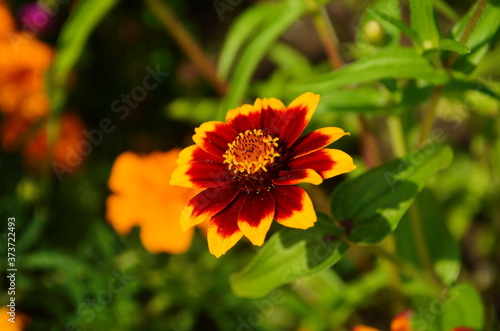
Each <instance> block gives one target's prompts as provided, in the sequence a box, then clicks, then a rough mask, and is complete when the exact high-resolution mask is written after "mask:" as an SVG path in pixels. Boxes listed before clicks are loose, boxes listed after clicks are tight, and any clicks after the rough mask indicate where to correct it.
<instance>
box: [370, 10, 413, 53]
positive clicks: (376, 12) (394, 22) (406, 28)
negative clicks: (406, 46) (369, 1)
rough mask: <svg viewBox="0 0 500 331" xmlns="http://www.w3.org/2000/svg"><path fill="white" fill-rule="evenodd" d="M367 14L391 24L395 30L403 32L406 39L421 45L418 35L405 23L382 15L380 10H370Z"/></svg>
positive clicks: (384, 14)
mask: <svg viewBox="0 0 500 331" xmlns="http://www.w3.org/2000/svg"><path fill="white" fill-rule="evenodd" d="M369 12H370V13H371V14H372V15H374V16H375V17H378V18H380V19H381V20H384V21H386V22H388V23H390V24H392V25H393V26H395V27H396V28H398V29H399V30H400V31H401V32H403V33H404V34H406V35H407V36H408V37H410V39H412V40H413V41H414V42H415V43H416V44H417V45H421V44H422V40H421V39H420V36H419V35H418V33H417V32H416V31H415V30H414V29H412V28H410V27H409V26H408V25H406V23H405V22H403V21H402V20H400V19H399V18H397V17H394V16H391V15H387V14H386V13H384V12H382V11H380V10H370V11H369Z"/></svg>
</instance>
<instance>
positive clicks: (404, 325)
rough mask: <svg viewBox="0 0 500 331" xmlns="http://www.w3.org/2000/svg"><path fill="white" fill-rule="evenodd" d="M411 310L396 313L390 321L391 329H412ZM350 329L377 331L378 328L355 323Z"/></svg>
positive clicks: (400, 330)
mask: <svg viewBox="0 0 500 331" xmlns="http://www.w3.org/2000/svg"><path fill="white" fill-rule="evenodd" d="M410 318H411V311H410V310H406V311H404V312H402V313H400V314H399V315H397V316H396V317H395V318H394V319H393V320H392V322H391V331H412V329H411V324H410ZM352 331H379V330H378V329H374V328H371V327H369V326H366V325H357V326H355V327H354V328H353V329H352Z"/></svg>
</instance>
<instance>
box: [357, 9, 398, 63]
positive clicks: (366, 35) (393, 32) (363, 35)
mask: <svg viewBox="0 0 500 331" xmlns="http://www.w3.org/2000/svg"><path fill="white" fill-rule="evenodd" d="M374 10H375V11H377V12H383V13H384V14H385V15H388V16H391V17H394V18H396V19H401V10H400V7H399V2H398V1H393V0H375V1H373V2H372V3H371V4H370V7H369V9H368V10H367V11H365V13H364V14H363V17H362V18H361V20H360V24H359V26H360V28H359V29H358V33H357V35H356V41H357V43H358V45H357V46H358V47H359V48H360V49H361V50H363V54H361V55H368V54H371V53H372V47H368V50H366V48H367V46H371V45H370V44H373V41H377V40H380V41H379V42H378V43H376V44H380V45H383V46H384V47H391V46H395V47H399V39H400V37H401V33H400V30H399V29H398V28H397V27H395V26H394V25H393V24H391V23H388V22H387V21H386V20H383V19H382V18H381V17H380V16H377V15H374ZM371 21H376V22H378V23H379V24H380V26H381V27H382V30H381V31H379V33H381V34H382V35H379V34H378V33H376V32H377V30H375V31H370V30H369V27H370V26H369V25H368V23H369V22H371ZM370 41H371V43H370Z"/></svg>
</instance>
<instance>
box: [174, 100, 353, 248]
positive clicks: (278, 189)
mask: <svg viewBox="0 0 500 331" xmlns="http://www.w3.org/2000/svg"><path fill="white" fill-rule="evenodd" d="M318 102H319V95H316V94H313V93H310V92H309V93H304V94H302V95H301V96H299V97H298V98H296V99H295V100H294V101H293V102H292V103H291V104H290V105H289V106H288V107H285V105H284V104H283V103H282V102H281V101H279V100H277V99H274V98H271V99H257V100H256V101H255V103H254V104H253V105H248V104H247V105H243V106H241V107H239V108H236V109H232V110H230V111H229V112H228V113H227V116H226V123H224V122H217V121H211V122H206V123H203V124H202V125H201V126H200V127H199V128H196V129H195V132H196V134H195V135H194V136H193V140H194V142H195V145H192V146H189V147H187V148H185V149H184V150H183V151H182V152H181V154H180V156H179V160H178V164H179V165H178V167H177V169H176V170H175V171H174V173H173V174H172V179H171V180H170V183H171V184H173V185H179V186H184V187H193V188H200V189H205V190H204V191H203V192H201V193H200V194H198V195H197V196H196V197H195V198H193V199H192V200H191V201H189V203H188V204H187V206H186V207H185V208H184V210H183V212H182V215H181V225H182V226H183V228H184V229H188V228H190V227H192V226H194V225H196V224H200V223H202V222H205V221H206V223H208V247H209V250H210V252H211V253H212V254H213V255H215V256H216V257H219V256H221V255H222V254H224V253H226V252H227V250H229V249H230V248H231V247H233V246H234V245H235V244H236V242H237V241H238V240H240V239H241V238H242V237H243V236H245V237H247V238H248V239H249V240H250V241H251V242H252V244H254V245H257V246H261V245H262V244H263V243H264V240H265V237H266V234H267V232H268V230H269V228H270V227H271V223H272V222H273V219H275V220H276V221H277V222H278V223H280V224H282V225H284V226H287V227H291V228H298V229H307V228H309V227H312V226H314V223H315V222H316V213H315V212H314V208H313V204H312V202H311V199H310V198H309V196H308V195H307V193H306V192H305V191H304V190H303V189H302V188H300V187H298V186H296V184H299V183H312V184H315V185H318V184H320V183H321V182H323V180H324V179H327V178H331V177H333V176H337V175H340V174H343V173H346V172H350V171H352V170H354V169H355V168H356V166H355V165H354V163H353V160H352V158H351V157H350V156H349V155H347V154H346V153H344V152H343V151H340V150H338V149H329V148H323V147H326V146H328V145H330V144H331V143H333V142H334V141H336V140H337V139H339V138H341V137H343V136H345V135H348V134H349V133H346V132H344V130H342V129H340V128H336V127H327V128H322V129H319V130H316V131H313V132H310V133H308V134H306V135H303V136H301V134H302V132H303V131H304V129H305V128H306V126H307V124H308V123H309V121H310V119H311V117H312V115H313V113H314V111H315V110H316V106H317V105H318Z"/></svg>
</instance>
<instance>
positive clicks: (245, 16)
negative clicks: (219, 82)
mask: <svg viewBox="0 0 500 331" xmlns="http://www.w3.org/2000/svg"><path fill="white" fill-rule="evenodd" d="M281 10H283V6H282V5H278V4H275V3H259V4H256V5H254V6H252V7H250V8H249V9H247V10H246V11H245V12H243V13H242V14H241V15H239V16H238V17H237V18H236V20H235V22H234V23H233V25H232V26H231V29H230V30H229V33H228V34H227V36H226V40H225V42H224V46H223V47H222V51H221V53H220V57H219V61H218V64H217V74H218V76H219V77H220V78H221V79H223V80H226V79H227V77H228V75H229V70H230V69H231V66H232V65H233V62H234V60H235V58H236V55H237V54H238V51H239V50H240V49H241V47H242V46H243V44H244V43H245V42H247V41H248V38H249V37H250V36H251V35H252V34H254V33H255V32H256V30H257V28H258V27H259V26H261V25H262V24H263V22H265V21H267V20H269V18H273V17H274V16H276V15H277V14H278V13H279V12H280V11H281Z"/></svg>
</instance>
